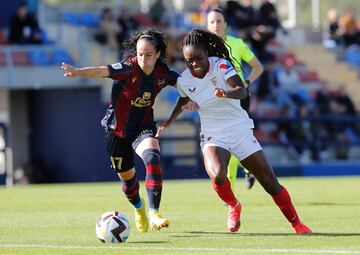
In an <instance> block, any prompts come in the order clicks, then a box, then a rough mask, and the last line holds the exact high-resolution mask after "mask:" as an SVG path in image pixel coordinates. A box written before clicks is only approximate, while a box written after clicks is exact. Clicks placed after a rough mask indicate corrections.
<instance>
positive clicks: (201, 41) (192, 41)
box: [182, 29, 235, 66]
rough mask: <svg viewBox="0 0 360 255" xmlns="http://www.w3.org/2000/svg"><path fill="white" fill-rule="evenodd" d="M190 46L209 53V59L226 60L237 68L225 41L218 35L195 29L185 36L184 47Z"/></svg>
mask: <svg viewBox="0 0 360 255" xmlns="http://www.w3.org/2000/svg"><path fill="white" fill-rule="evenodd" d="M190 45H191V46H195V47H199V48H201V49H203V50H205V51H207V52H208V54H209V57H219V58H224V59H226V60H228V61H229V62H230V63H231V64H232V65H233V66H235V65H234V59H233V58H231V57H230V54H229V51H228V49H227V48H226V46H225V42H224V40H223V39H222V38H221V37H219V36H217V35H216V34H213V33H211V32H208V31H205V30H202V29H193V30H191V31H190V32H189V33H188V34H187V35H186V36H185V38H184V41H183V44H182V47H184V46H190Z"/></svg>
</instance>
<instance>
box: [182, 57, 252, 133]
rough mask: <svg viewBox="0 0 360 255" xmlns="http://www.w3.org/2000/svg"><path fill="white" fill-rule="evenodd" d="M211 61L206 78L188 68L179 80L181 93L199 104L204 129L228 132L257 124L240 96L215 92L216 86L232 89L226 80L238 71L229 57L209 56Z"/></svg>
mask: <svg viewBox="0 0 360 255" xmlns="http://www.w3.org/2000/svg"><path fill="white" fill-rule="evenodd" d="M209 64H210V67H209V71H208V72H207V74H206V75H205V77H204V78H202V79H199V78H196V77H195V76H193V75H192V74H191V72H190V70H189V69H188V68H187V69H186V70H185V71H184V72H183V73H182V74H181V75H180V76H179V78H178V80H177V89H178V91H179V93H180V95H181V96H182V97H189V98H190V99H191V100H192V101H193V102H196V103H197V104H198V105H199V110H198V112H199V115H200V122H201V133H202V134H206V135H217V136H228V135H232V134H237V133H239V132H241V131H244V130H248V129H252V128H254V122H253V121H252V119H250V118H249V116H248V114H247V113H246V111H245V110H244V109H243V108H242V107H241V105H240V100H239V99H230V98H223V97H217V96H215V88H220V89H224V90H229V89H233V88H232V87H231V86H230V85H229V84H228V83H227V82H226V81H227V80H228V79H229V78H230V77H232V76H234V75H236V70H235V69H234V68H233V67H232V65H231V64H230V62H229V61H227V60H225V59H222V58H218V57H209Z"/></svg>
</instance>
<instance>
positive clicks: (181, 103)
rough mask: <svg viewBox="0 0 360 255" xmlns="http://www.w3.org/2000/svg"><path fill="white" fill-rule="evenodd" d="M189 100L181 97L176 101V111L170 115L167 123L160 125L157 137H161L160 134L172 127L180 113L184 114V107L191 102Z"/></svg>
mask: <svg viewBox="0 0 360 255" xmlns="http://www.w3.org/2000/svg"><path fill="white" fill-rule="evenodd" d="M189 100H190V99H189V98H188V97H179V98H178V100H177V101H176V105H175V107H174V110H173V111H172V113H171V115H170V118H169V119H168V120H167V121H165V122H163V123H161V124H160V125H159V127H158V130H157V133H156V135H155V137H159V136H160V133H161V132H162V131H164V129H165V128H168V127H170V125H171V124H172V123H173V122H174V121H175V120H176V118H177V117H178V116H179V115H180V113H182V111H183V106H184V105H186V104H187V103H188V102H189Z"/></svg>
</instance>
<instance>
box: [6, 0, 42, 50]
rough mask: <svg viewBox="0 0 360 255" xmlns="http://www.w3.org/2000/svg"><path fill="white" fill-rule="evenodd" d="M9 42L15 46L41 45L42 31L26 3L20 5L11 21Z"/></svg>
mask: <svg viewBox="0 0 360 255" xmlns="http://www.w3.org/2000/svg"><path fill="white" fill-rule="evenodd" d="M8 41H9V42H10V43H13V44H41V43H42V39H41V31H40V27H39V24H38V21H37V19H36V17H35V16H34V15H33V14H32V13H30V12H29V10H28V7H27V5H26V4H25V3H22V4H20V5H19V7H18V9H17V11H16V13H15V14H14V15H13V16H12V17H11V19H10V28H9V38H8Z"/></svg>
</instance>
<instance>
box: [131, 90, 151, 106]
mask: <svg viewBox="0 0 360 255" xmlns="http://www.w3.org/2000/svg"><path fill="white" fill-rule="evenodd" d="M131 105H132V106H136V107H146V106H149V105H151V93H150V92H144V93H143V95H142V97H137V98H136V99H135V100H131Z"/></svg>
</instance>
